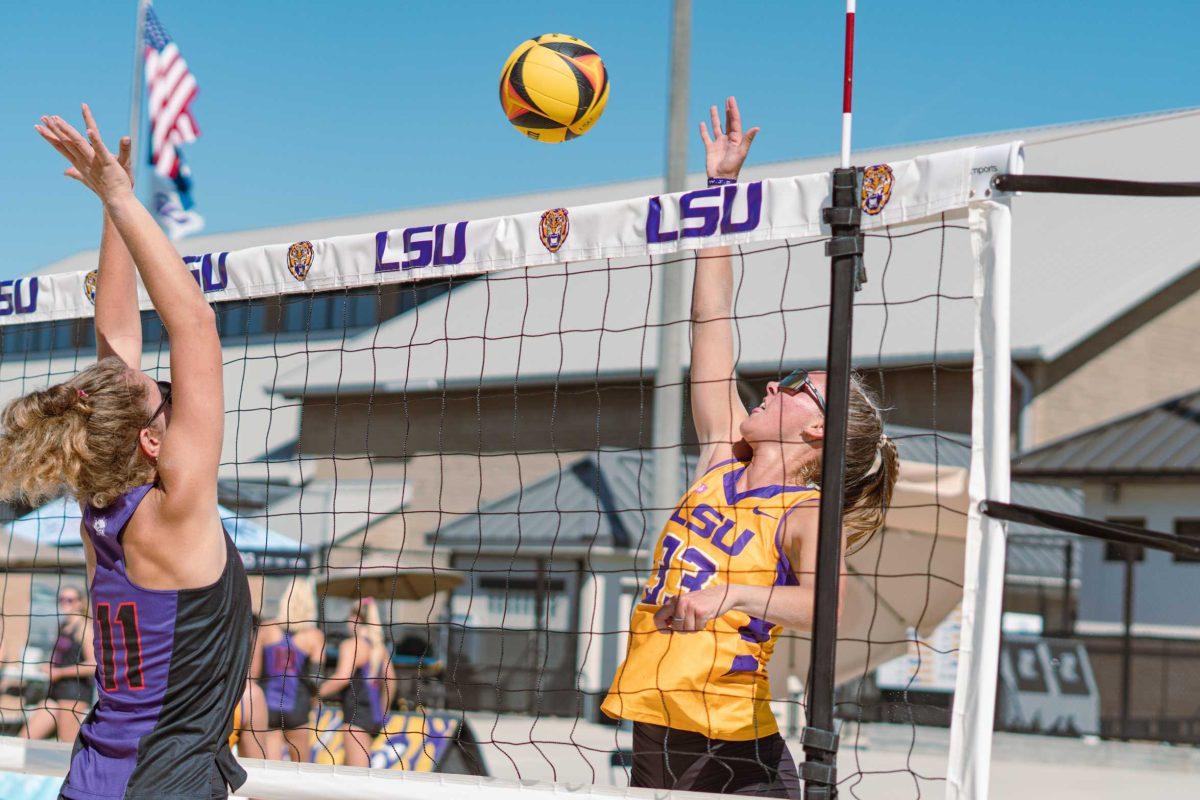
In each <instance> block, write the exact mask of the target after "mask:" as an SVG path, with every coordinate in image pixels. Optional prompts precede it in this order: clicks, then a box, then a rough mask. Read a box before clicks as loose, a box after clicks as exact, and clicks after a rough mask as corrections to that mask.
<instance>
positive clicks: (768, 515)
mask: <svg viewBox="0 0 1200 800" xmlns="http://www.w3.org/2000/svg"><path fill="white" fill-rule="evenodd" d="M754 513H755V514H758V515H759V516H763V517H767V518H768V519H779V517H777V516H775V515H774V514H768V513H767V512H765V511H763V510H762V509H761V508H759V507H758V506H755V507H754Z"/></svg>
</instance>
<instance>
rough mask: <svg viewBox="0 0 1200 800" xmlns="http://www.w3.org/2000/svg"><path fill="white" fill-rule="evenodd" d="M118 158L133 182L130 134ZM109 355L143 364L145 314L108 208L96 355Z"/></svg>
mask: <svg viewBox="0 0 1200 800" xmlns="http://www.w3.org/2000/svg"><path fill="white" fill-rule="evenodd" d="M117 161H118V162H120V164H121V166H123V167H124V168H125V171H126V172H127V173H129V181H130V186H132V185H133V169H132V166H131V162H130V153H129V137H128V136H126V137H124V138H123V139H121V147H120V151H119V152H118V155H117ZM108 356H117V357H118V358H120V359H121V360H122V361H124V362H125V363H126V364H128V365H129V366H130V367H132V368H133V369H141V368H142V315H141V312H140V311H139V310H138V296H137V276H136V274H135V272H134V266H133V257H132V256H131V255H129V248H128V247H126V246H125V242H124V241H122V240H121V234H120V233H118V232H117V227H116V226H115V225H114V224H113V221H112V220H111V219H110V218H109V216H108V212H107V211H106V212H105V213H104V231H103V232H102V233H101V234H100V270H99V275H98V277H97V280H96V358H98V359H100V358H107V357H108Z"/></svg>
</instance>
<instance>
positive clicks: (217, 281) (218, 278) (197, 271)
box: [183, 253, 229, 293]
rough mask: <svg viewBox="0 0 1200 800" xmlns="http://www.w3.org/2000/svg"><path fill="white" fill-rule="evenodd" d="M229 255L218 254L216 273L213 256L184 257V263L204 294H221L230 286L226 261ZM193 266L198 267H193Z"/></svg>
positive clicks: (207, 254) (209, 254)
mask: <svg viewBox="0 0 1200 800" xmlns="http://www.w3.org/2000/svg"><path fill="white" fill-rule="evenodd" d="M228 255H229V253H217V258H216V272H215V273H214V271H213V254H212V253H205V254H204V255H202V256H184V257H183V263H184V264H186V265H187V267H188V271H189V272H191V273H192V277H193V278H195V279H196V285H197V286H199V287H200V290H201V291H202V292H205V293H207V292H219V291H221V290H223V289H225V288H226V287H227V286H229V272H228V271H227V270H226V269H225V259H226V257H227V256H228ZM193 264H197V265H198V266H196V267H193V266H192V265H193Z"/></svg>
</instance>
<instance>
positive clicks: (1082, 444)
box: [1013, 390, 1200, 477]
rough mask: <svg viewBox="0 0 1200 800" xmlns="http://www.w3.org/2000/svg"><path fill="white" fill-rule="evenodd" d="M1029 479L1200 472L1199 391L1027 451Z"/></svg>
mask: <svg viewBox="0 0 1200 800" xmlns="http://www.w3.org/2000/svg"><path fill="white" fill-rule="evenodd" d="M1013 473H1014V474H1017V475H1025V476H1029V477H1049V476H1054V477H1088V476H1097V477H1099V476H1105V477H1110V476H1139V475H1140V476H1171V475H1175V476H1193V477H1194V476H1197V475H1200V390H1193V391H1191V392H1188V393H1187V394H1184V395H1180V396H1178V397H1173V398H1171V399H1170V400H1166V401H1163V402H1160V403H1156V404H1155V405H1153V406H1150V407H1149V408H1144V409H1141V410H1140V411H1134V412H1133V413H1130V414H1126V415H1124V416H1120V417H1117V418H1116V419H1112V420H1109V421H1107V422H1103V423H1101V424H1099V425H1096V426H1094V427H1091V428H1087V429H1085V430H1083V431H1080V432H1079V433H1074V434H1071V435H1070V436H1067V437H1064V438H1062V439H1058V440H1057V441H1053V442H1049V443H1048V444H1045V445H1042V446H1041V447H1038V448H1037V449H1035V450H1030V451H1029V452H1027V453H1023V454H1022V455H1021V456H1020V457H1019V458H1018V459H1016V461H1015V462H1014V464H1013Z"/></svg>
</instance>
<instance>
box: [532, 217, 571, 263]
mask: <svg viewBox="0 0 1200 800" xmlns="http://www.w3.org/2000/svg"><path fill="white" fill-rule="evenodd" d="M570 232H571V220H570V218H569V217H568V216H567V210H566V209H565V208H552V209H550V210H549V211H546V212H543V213H542V220H541V222H539V223H538V238H540V239H541V240H542V245H543V246H544V247H545V248H546V249H547V250H549V251H550V252H551V253H557V252H558V248H560V247H562V246H563V244H564V243H566V241H567V234H568V233H570Z"/></svg>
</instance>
